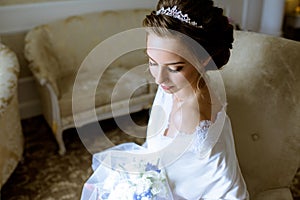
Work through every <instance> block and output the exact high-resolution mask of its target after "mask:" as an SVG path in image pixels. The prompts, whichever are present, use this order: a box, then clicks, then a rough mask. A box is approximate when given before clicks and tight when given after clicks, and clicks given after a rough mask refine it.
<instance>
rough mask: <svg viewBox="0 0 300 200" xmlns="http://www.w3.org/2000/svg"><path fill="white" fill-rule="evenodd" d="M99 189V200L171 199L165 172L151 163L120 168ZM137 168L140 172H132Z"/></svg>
mask: <svg viewBox="0 0 300 200" xmlns="http://www.w3.org/2000/svg"><path fill="white" fill-rule="evenodd" d="M119 167H120V168H121V169H122V170H118V169H115V170H113V171H112V172H111V174H110V175H109V176H108V177H107V179H106V180H105V181H104V183H103V184H101V185H100V187H99V188H98V194H99V195H98V200H116V199H120V200H158V199H161V200H163V199H166V200H167V199H170V196H169V188H168V185H167V179H166V176H165V172H164V171H163V170H162V169H158V167H157V165H154V164H151V163H149V162H148V163H146V164H145V163H139V164H138V165H137V166H132V165H131V164H130V166H129V165H128V164H126V165H125V166H122V165H120V166H119ZM132 167H136V169H138V172H130V170H131V169H132Z"/></svg>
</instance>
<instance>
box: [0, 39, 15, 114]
mask: <svg viewBox="0 0 300 200" xmlns="http://www.w3.org/2000/svg"><path fill="white" fill-rule="evenodd" d="M19 70H20V68H19V62H18V59H17V56H16V55H15V53H14V52H12V51H11V50H10V49H9V48H7V47H6V46H5V45H3V44H1V43H0V115H1V113H3V112H4V110H5V109H6V107H7V106H8V105H9V104H10V102H11V101H12V99H13V97H14V95H15V93H16V89H17V83H18V75H19Z"/></svg>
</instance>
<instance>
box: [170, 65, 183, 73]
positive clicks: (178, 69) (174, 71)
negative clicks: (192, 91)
mask: <svg viewBox="0 0 300 200" xmlns="http://www.w3.org/2000/svg"><path fill="white" fill-rule="evenodd" d="M182 69H183V67H182V66H180V67H177V68H176V69H172V68H170V67H168V71H169V72H172V73H177V72H180V71H181V70H182Z"/></svg>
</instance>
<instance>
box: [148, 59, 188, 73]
mask: <svg viewBox="0 0 300 200" xmlns="http://www.w3.org/2000/svg"><path fill="white" fill-rule="evenodd" d="M149 66H150V67H153V66H157V64H156V63H153V62H149ZM182 69H183V67H177V69H171V68H169V67H168V71H169V72H172V73H177V72H180V71H181V70H182Z"/></svg>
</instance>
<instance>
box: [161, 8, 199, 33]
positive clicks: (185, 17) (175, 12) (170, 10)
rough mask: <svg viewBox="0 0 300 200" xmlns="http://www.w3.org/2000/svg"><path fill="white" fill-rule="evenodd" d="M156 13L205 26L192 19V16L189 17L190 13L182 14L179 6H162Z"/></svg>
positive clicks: (193, 24) (194, 24) (196, 25)
mask: <svg viewBox="0 0 300 200" xmlns="http://www.w3.org/2000/svg"><path fill="white" fill-rule="evenodd" d="M156 15H167V16H170V17H173V18H175V19H179V20H180V21H182V22H185V23H188V24H190V25H192V26H195V27H198V28H203V26H202V25H200V26H198V24H197V22H195V21H192V20H191V18H189V16H188V14H182V12H181V11H180V10H177V6H173V7H172V8H171V7H168V8H166V9H165V8H164V7H162V8H161V9H159V10H158V11H156Z"/></svg>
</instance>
